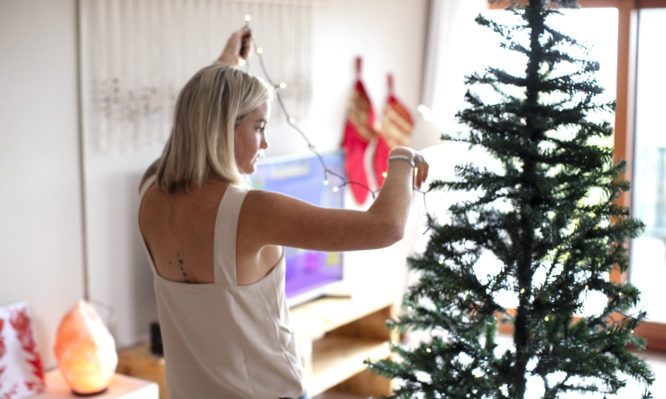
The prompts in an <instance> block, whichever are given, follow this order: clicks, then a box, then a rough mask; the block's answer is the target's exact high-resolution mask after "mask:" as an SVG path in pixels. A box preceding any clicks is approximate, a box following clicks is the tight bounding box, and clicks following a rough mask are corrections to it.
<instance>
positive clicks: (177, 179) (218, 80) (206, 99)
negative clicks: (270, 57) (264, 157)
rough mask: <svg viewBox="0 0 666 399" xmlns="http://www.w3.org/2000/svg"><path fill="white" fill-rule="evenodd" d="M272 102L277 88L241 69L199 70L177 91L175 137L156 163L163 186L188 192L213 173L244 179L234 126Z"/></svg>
mask: <svg viewBox="0 0 666 399" xmlns="http://www.w3.org/2000/svg"><path fill="white" fill-rule="evenodd" d="M271 100H272V89H271V88H270V87H269V86H268V85H267V84H266V83H264V82H263V81H262V80H261V79H259V78H257V77H256V76H252V75H250V74H248V73H246V72H243V71H241V70H240V69H237V68H233V67H230V66H227V65H224V64H213V65H210V66H208V67H205V68H203V69H201V70H200V71H199V72H197V73H196V74H195V75H194V76H193V77H192V78H191V79H190V80H189V82H187V84H185V87H183V89H182V90H181V92H180V94H179V95H178V101H177V102H176V109H175V112H174V122H173V128H172V129H171V135H170V137H169V140H168V141H167V143H166V146H165V147H164V151H163V152H162V156H161V157H160V159H159V162H158V165H157V171H156V173H157V184H158V186H159V188H160V190H162V191H165V192H167V193H171V192H174V191H177V190H188V189H189V188H190V186H191V185H192V184H195V185H199V184H202V183H203V182H204V180H205V179H206V178H208V177H210V176H214V177H216V178H218V179H220V180H222V181H225V182H229V183H233V184H239V183H242V178H241V175H240V172H239V171H238V167H237V166H236V158H235V156H234V132H235V128H236V126H237V124H238V123H239V122H240V121H241V119H243V118H244V117H245V116H246V115H248V114H249V113H251V112H252V111H254V110H255V109H257V108H258V107H260V106H261V105H262V104H264V103H266V102H270V101H271Z"/></svg>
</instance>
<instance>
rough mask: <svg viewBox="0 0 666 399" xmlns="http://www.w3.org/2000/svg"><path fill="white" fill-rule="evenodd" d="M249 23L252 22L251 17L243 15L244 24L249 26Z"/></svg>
mask: <svg viewBox="0 0 666 399" xmlns="http://www.w3.org/2000/svg"><path fill="white" fill-rule="evenodd" d="M250 21H252V15H250V14H245V23H246V24H249V23H250Z"/></svg>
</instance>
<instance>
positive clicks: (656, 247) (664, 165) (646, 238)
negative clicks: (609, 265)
mask: <svg viewBox="0 0 666 399" xmlns="http://www.w3.org/2000/svg"><path fill="white" fill-rule="evenodd" d="M638 21H639V23H638V57H637V69H636V122H635V128H634V129H635V130H634V162H633V165H634V171H633V179H632V181H633V185H632V188H633V193H632V208H633V214H634V216H636V217H637V218H639V219H641V220H642V221H643V223H645V232H644V233H643V234H642V235H641V236H640V237H639V238H637V239H635V240H633V242H632V246H631V269H630V275H629V280H630V281H631V282H632V283H633V284H634V285H636V286H637V287H638V288H639V289H640V290H641V292H642V302H643V306H644V307H645V308H646V310H647V312H648V318H649V320H650V321H653V322H658V323H666V307H664V306H662V305H663V289H662V284H663V282H664V281H666V127H665V126H666V125H665V124H664V111H663V109H664V101H663V98H664V93H666V76H665V75H664V65H666V52H665V51H664V43H663V38H664V37H666V8H662V9H647V10H641V11H640V12H639V14H638Z"/></svg>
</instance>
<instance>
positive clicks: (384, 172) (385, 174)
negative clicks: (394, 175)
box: [382, 171, 388, 179]
mask: <svg viewBox="0 0 666 399" xmlns="http://www.w3.org/2000/svg"><path fill="white" fill-rule="evenodd" d="M386 176H388V174H387V173H386V171H383V172H382V177H383V178H384V179H386Z"/></svg>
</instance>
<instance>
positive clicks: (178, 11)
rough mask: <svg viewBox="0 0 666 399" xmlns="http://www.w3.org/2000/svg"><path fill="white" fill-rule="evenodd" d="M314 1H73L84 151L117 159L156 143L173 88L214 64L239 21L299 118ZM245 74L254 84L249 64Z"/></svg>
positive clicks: (307, 92) (307, 84)
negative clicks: (247, 21)
mask: <svg viewBox="0 0 666 399" xmlns="http://www.w3.org/2000/svg"><path fill="white" fill-rule="evenodd" d="M313 1H314V0H246V1H240V0H80V2H79V4H80V13H79V18H80V21H79V23H80V48H81V58H80V66H81V78H82V84H81V90H82V108H83V115H84V122H83V126H84V127H83V130H84V141H85V143H86V151H93V152H95V153H116V152H120V153H124V152H131V151H135V150H140V149H142V148H145V147H147V146H151V145H156V144H162V143H164V141H165V140H166V137H167V136H168V134H169V128H170V125H171V117H172V113H173V107H174V104H175V101H176V98H177V96H178V92H179V91H180V88H181V87H182V86H183V85H184V84H185V82H186V81H187V79H189V77H190V76H192V75H193V74H194V73H195V72H196V71H197V70H198V69H200V68H201V67H203V66H205V65H208V64H209V63H210V62H212V61H213V60H214V59H215V58H217V56H218V55H219V54H220V52H221V51H222V49H223V47H224V45H225V43H226V39H227V38H228V37H229V34H230V33H231V32H233V31H234V30H236V29H239V28H240V27H242V26H243V24H244V21H245V20H244V17H245V15H248V14H249V15H251V17H252V21H251V28H252V30H253V35H254V38H255V43H256V44H257V46H259V47H262V49H263V50H264V51H263V57H264V61H265V64H266V66H267V68H268V70H269V73H270V74H271V78H272V79H274V80H275V81H276V83H278V82H281V81H284V82H288V86H287V88H286V89H284V90H283V92H282V93H283V96H284V98H285V101H286V103H287V105H288V106H289V110H290V113H291V114H292V115H293V116H294V117H298V116H299V115H302V114H305V113H306V112H307V106H308V104H309V100H310V96H311V68H310V60H311V42H310V38H311V36H312V34H311V31H312V26H311V21H312V2H313ZM247 69H248V70H249V71H250V72H252V73H255V74H257V75H259V76H262V75H263V74H262V73H261V71H260V67H259V60H258V58H257V56H256V55H255V56H253V57H252V59H251V60H250V62H249V63H248V65H247ZM274 108H275V110H276V109H277V107H274ZM275 110H274V111H275ZM274 113H275V114H276V115H275V116H274V119H273V120H274V121H275V123H277V124H279V123H280V122H281V121H282V120H281V119H280V117H279V114H278V113H277V112H274Z"/></svg>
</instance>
